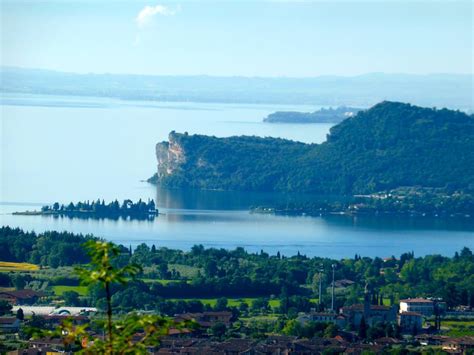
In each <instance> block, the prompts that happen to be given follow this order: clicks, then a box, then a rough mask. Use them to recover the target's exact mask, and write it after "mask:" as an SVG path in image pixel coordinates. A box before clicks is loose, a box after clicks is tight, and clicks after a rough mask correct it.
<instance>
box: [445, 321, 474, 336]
mask: <svg viewBox="0 0 474 355" xmlns="http://www.w3.org/2000/svg"><path fill="white" fill-rule="evenodd" d="M441 329H442V330H443V331H445V332H446V333H445V334H446V335H449V336H452V337H462V336H474V320H463V321H452V320H449V321H441Z"/></svg>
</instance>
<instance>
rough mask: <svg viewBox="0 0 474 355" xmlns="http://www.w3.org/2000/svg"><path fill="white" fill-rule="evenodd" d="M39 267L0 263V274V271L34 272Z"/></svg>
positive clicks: (25, 264)
mask: <svg viewBox="0 0 474 355" xmlns="http://www.w3.org/2000/svg"><path fill="white" fill-rule="evenodd" d="M36 270H39V266H38V265H35V264H29V263H14V262H10V261H0V272H2V271H23V272H24V271H36Z"/></svg>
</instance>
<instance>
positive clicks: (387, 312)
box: [340, 303, 397, 327]
mask: <svg viewBox="0 0 474 355" xmlns="http://www.w3.org/2000/svg"><path fill="white" fill-rule="evenodd" d="M340 313H341V315H342V316H344V317H345V319H346V320H347V322H349V323H350V324H352V325H354V326H356V327H358V326H359V325H360V323H361V321H362V318H364V320H365V323H366V324H368V325H374V324H376V323H379V322H386V323H390V322H395V321H396V320H397V317H396V314H397V312H396V310H395V308H394V307H387V306H378V305H371V304H370V303H369V304H367V303H365V304H354V305H352V306H347V307H342V308H341V311H340Z"/></svg>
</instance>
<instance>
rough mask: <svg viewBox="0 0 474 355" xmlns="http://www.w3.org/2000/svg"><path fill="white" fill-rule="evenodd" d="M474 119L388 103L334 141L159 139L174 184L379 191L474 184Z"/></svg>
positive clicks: (163, 176) (337, 131) (459, 188)
mask: <svg viewBox="0 0 474 355" xmlns="http://www.w3.org/2000/svg"><path fill="white" fill-rule="evenodd" d="M473 152H474V119H473V117H472V116H469V115H466V114H465V113H463V112H459V111H453V110H448V109H432V108H422V107H417V106H413V105H410V104H405V103H398V102H382V103H380V104H377V105H375V106H373V107H372V108H370V109H369V110H366V111H361V112H359V113H358V114H357V115H355V116H354V117H350V118H348V119H346V120H344V121H343V122H341V123H340V124H338V125H336V126H334V127H332V129H331V131H330V134H329V135H328V137H327V140H326V142H324V143H322V144H303V143H299V142H294V141H289V140H283V139H276V138H258V137H229V138H216V137H209V136H202V135H188V134H178V133H175V132H172V133H170V135H169V141H168V142H162V143H158V144H157V148H156V154H157V159H158V173H157V174H156V175H155V176H154V177H153V178H151V179H150V181H151V182H157V183H160V184H162V185H163V186H166V187H187V188H198V189H221V190H253V191H300V192H312V193H321V194H340V195H355V194H371V193H378V192H381V191H389V190H391V189H397V188H400V187H410V186H411V187H422V188H436V189H441V190H440V191H443V192H444V193H446V194H451V195H452V194H456V193H461V194H463V193H472V191H473V190H474V154H473Z"/></svg>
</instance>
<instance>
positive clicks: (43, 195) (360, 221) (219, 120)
mask: <svg viewBox="0 0 474 355" xmlns="http://www.w3.org/2000/svg"><path fill="white" fill-rule="evenodd" d="M318 108H319V107H318V106H281V105H236V104H233V105H226V104H204V103H199V104H198V103H158V102H147V101H139V102H137V101H120V100H114V99H103V98H88V97H72V96H69V97H65V96H64V97H59V96H39V95H16V94H3V96H2V107H1V109H2V132H1V137H2V176H1V180H2V181H1V185H2V190H1V206H0V207H1V211H2V215H1V224H2V225H10V226H12V227H14V226H18V227H21V228H23V229H26V230H35V231H44V230H53V229H54V230H68V231H72V232H82V233H93V234H96V235H98V236H102V237H105V238H107V239H110V240H113V241H116V242H118V243H123V244H126V245H128V244H132V245H136V244H139V243H141V242H146V243H148V244H155V245H156V246H167V247H172V248H183V249H189V248H190V247H191V246H192V245H193V244H203V245H205V246H215V247H225V248H234V247H236V246H243V247H245V248H246V249H248V250H250V251H259V250H260V249H263V250H265V251H268V252H269V253H276V252H277V251H280V252H282V253H283V254H287V255H290V254H295V253H296V252H297V251H300V252H301V253H304V254H307V255H324V256H328V257H335V258H340V257H348V256H353V255H354V254H355V253H358V254H361V255H367V256H390V255H392V254H394V255H399V254H400V253H402V252H406V251H412V250H413V251H415V255H422V254H426V253H441V254H445V255H452V254H453V253H454V252H455V251H456V250H460V249H461V248H462V247H464V246H468V247H470V248H472V247H473V246H474V226H473V224H472V223H470V222H467V221H463V222H460V221H452V220H441V219H423V218H418V219H410V218H402V217H391V218H383V219H381V218H374V217H365V218H361V217H357V218H352V217H343V216H331V217H324V218H322V217H317V218H313V217H281V216H270V215H257V214H250V213H249V212H248V208H249V207H250V206H252V205H258V204H264V203H265V202H271V201H274V200H275V199H293V198H300V196H290V195H286V196H284V195H278V194H263V193H236V192H233V193H228V192H212V191H207V192H206V191H200V192H199V191H177V190H176V191H169V190H163V189H157V188H156V187H155V186H153V185H150V184H148V183H146V182H143V181H141V180H145V179H147V178H148V177H150V176H151V175H152V174H153V173H154V172H155V170H156V159H155V155H154V147H155V144H156V143H157V142H159V141H163V140H166V139H167V136H168V133H169V132H170V131H172V130H176V131H177V132H184V131H187V132H189V133H190V134H193V133H200V134H208V135H216V136H219V137H223V136H231V135H242V134H245V135H257V136H273V137H282V138H288V139H293V140H298V141H303V142H307V143H320V142H322V141H324V139H325V137H326V134H327V133H328V132H329V129H330V127H331V125H330V124H311V125H298V124H296V125H292V124H268V123H263V122H262V119H263V117H265V116H266V115H268V114H269V113H271V112H274V111H277V110H279V111H281V110H297V111H314V110H316V109H318ZM97 198H100V199H105V200H106V201H110V200H113V199H118V200H123V199H126V198H130V199H132V200H137V199H139V198H142V199H148V198H154V199H155V201H156V202H157V205H158V208H160V212H163V213H164V215H162V216H159V217H158V218H156V219H155V220H154V221H122V220H119V221H110V220H79V219H69V218H57V219H56V218H51V217H42V216H34V217H30V216H28V217H27V216H12V215H10V214H8V213H9V212H13V211H22V210H33V209H39V208H40V207H41V205H43V204H52V203H53V202H55V201H59V202H61V203H68V202H70V201H73V202H77V201H82V200H93V199H97Z"/></svg>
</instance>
